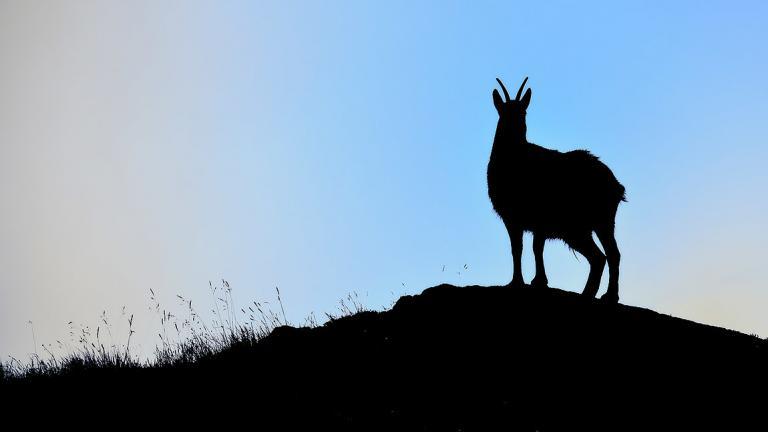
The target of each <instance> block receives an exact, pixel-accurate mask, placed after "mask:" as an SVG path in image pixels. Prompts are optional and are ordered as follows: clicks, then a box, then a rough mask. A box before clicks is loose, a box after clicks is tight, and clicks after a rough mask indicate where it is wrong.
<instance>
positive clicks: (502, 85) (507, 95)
mask: <svg viewBox="0 0 768 432" xmlns="http://www.w3.org/2000/svg"><path fill="white" fill-rule="evenodd" d="M496 81H498V82H499V85H500V86H501V90H502V91H503V92H504V97H505V98H506V99H507V100H506V101H505V102H509V93H508V92H507V88H506V87H504V83H503V82H501V80H500V79H498V78H496ZM527 82H528V77H525V79H524V80H523V83H522V84H520V88H519V89H518V90H517V96H515V100H516V101H519V100H520V96H521V95H522V94H523V88H524V87H525V83H527Z"/></svg>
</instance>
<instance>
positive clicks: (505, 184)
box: [488, 78, 626, 303]
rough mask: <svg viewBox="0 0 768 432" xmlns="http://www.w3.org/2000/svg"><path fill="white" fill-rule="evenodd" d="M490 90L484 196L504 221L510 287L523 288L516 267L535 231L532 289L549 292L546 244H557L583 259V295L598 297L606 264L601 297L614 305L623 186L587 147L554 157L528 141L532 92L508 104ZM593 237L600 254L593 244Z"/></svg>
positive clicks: (617, 296) (559, 153)
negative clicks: (492, 123) (492, 129)
mask: <svg viewBox="0 0 768 432" xmlns="http://www.w3.org/2000/svg"><path fill="white" fill-rule="evenodd" d="M496 80H497V81H498V82H499V85H500V86H501V89H502V91H503V92H504V96H505V99H503V100H502V98H501V96H500V95H499V92H498V91H497V90H493V104H494V106H495V107H496V111H497V112H498V114H499V122H498V124H497V126H496V135H495V137H494V140H493V149H492V150H491V157H490V160H489V162H488V196H489V197H490V199H491V203H492V204H493V208H494V210H495V211H496V213H497V214H498V215H499V216H500V217H501V220H502V221H503V222H504V225H505V226H506V228H507V232H508V233H509V238H510V242H511V245H512V260H513V276H512V282H511V283H510V285H512V286H522V285H523V284H524V282H523V275H522V270H521V268H520V267H521V266H520V262H521V257H522V249H523V232H525V231H529V232H531V233H533V254H534V257H535V260H536V274H535V276H534V278H533V280H532V281H531V285H533V286H540V287H546V286H547V275H546V272H545V270H544V257H543V255H544V243H545V241H546V240H547V239H560V240H562V241H564V242H565V243H566V244H567V245H568V246H569V247H570V248H571V249H573V250H575V251H577V252H579V253H580V254H582V255H584V257H585V258H586V259H587V261H588V262H589V265H590V270H589V276H588V278H587V283H586V286H585V287H584V291H583V294H584V295H586V296H590V297H595V296H596V295H597V291H598V289H599V285H600V279H601V277H602V273H603V269H604V267H605V264H606V261H607V263H608V271H609V281H608V290H607V292H606V293H605V294H604V295H603V296H602V297H601V299H603V300H606V301H609V302H613V303H616V302H618V301H619V261H620V253H619V248H618V246H617V244H616V238H615V237H614V226H615V218H616V211H617V209H618V207H619V203H621V202H622V201H626V199H625V193H624V186H622V185H621V183H619V182H618V180H616V177H615V176H614V175H613V172H611V170H610V168H608V167H607V166H606V165H605V164H604V163H602V162H600V160H599V159H598V158H597V157H595V156H594V155H592V154H591V153H590V152H588V151H586V150H575V151H570V152H565V153H562V152H559V151H556V150H550V149H547V148H544V147H540V146H538V145H536V144H533V143H530V142H528V139H527V138H526V124H525V116H526V110H527V109H528V105H529V104H530V102H531V89H530V88H529V89H528V90H527V91H526V92H525V94H524V95H522V97H521V94H522V91H523V89H524V88H525V84H526V82H527V81H528V78H526V79H525V80H524V81H523V84H522V85H521V86H520V89H519V90H518V91H517V96H516V97H515V99H510V97H509V93H508V92H507V89H506V87H504V84H503V83H502V82H501V80H499V79H498V78H497V79H496ZM593 232H594V233H595V234H596V235H597V238H598V239H599V240H600V243H601V244H602V245H603V249H604V251H605V254H604V253H603V252H602V251H601V250H600V248H598V247H597V245H596V244H595V241H594V240H593V238H592V233H593Z"/></svg>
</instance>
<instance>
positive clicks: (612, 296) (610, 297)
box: [600, 292, 619, 304]
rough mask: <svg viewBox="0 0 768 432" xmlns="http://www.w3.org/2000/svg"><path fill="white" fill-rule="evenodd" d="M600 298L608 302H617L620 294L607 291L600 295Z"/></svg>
mask: <svg viewBox="0 0 768 432" xmlns="http://www.w3.org/2000/svg"><path fill="white" fill-rule="evenodd" d="M600 300H602V301H604V302H606V303H611V304H616V303H618V302H619V295H618V294H617V293H611V292H607V293H605V294H603V295H602V296H600Z"/></svg>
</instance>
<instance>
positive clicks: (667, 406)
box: [0, 285, 768, 431]
mask: <svg viewBox="0 0 768 432" xmlns="http://www.w3.org/2000/svg"><path fill="white" fill-rule="evenodd" d="M767 360H768V344H767V343H766V342H765V341H763V340H761V339H759V338H757V337H755V336H750V335H746V334H743V333H739V332H736V331H732V330H727V329H723V328H718V327H713V326H708V325H704V324H699V323H695V322H692V321H688V320H684V319H680V318H675V317H672V316H668V315H663V314H659V313H656V312H654V311H651V310H648V309H642V308H637V307H632V306H626V305H610V304H605V303H602V302H600V301H598V300H594V299H588V298H584V297H582V296H580V295H578V294H575V293H572V292H567V291H562V290H559V289H554V288H549V289H536V288H530V287H526V288H520V289H513V288H509V287H480V286H471V287H455V286H450V285H440V286H437V287H433V288H429V289H427V290H425V291H424V292H423V293H422V294H420V295H414V296H404V297H402V298H400V299H399V300H398V301H397V303H396V304H395V305H394V306H393V307H392V308H391V309H390V310H387V311H383V312H360V313H357V314H354V315H351V316H347V317H344V318H339V319H335V320H331V321H330V322H328V323H326V324H325V325H323V326H320V327H316V328H294V327H287V326H283V327H279V328H276V329H275V330H274V331H273V332H272V333H271V334H269V335H268V336H267V337H265V338H263V339H261V340H260V341H258V342H256V343H253V344H241V345H234V346H232V347H230V348H229V349H228V350H225V351H223V352H221V353H219V354H217V355H215V356H211V357H209V358H205V359H203V360H201V361H199V362H197V363H196V364H194V365H188V366H185V367H158V368H139V369H136V368H129V369H124V370H123V369H114V370H113V369H108V370H82V371H80V372H72V373H69V374H67V375H65V376H56V377H44V378H37V379H29V380H22V381H20V382H11V383H7V384H5V385H4V386H3V387H0V388H3V389H4V390H5V391H7V392H20V393H26V392H27V391H31V392H36V391H42V390H44V391H45V392H46V393H47V394H48V395H49V397H55V395H67V394H71V393H72V392H77V393H78V394H82V395H90V394H95V393H98V392H102V391H103V390H104V388H109V389H112V390H111V391H110V394H112V395H113V396H112V397H116V398H118V400H120V399H121V398H123V397H124V398H126V399H127V398H128V396H127V395H133V394H151V395H158V394H160V393H162V394H163V395H166V400H165V401H164V402H163V405H164V406H166V405H167V406H176V405H178V407H180V408H183V409H185V410H186V411H185V412H189V410H190V408H195V407H202V406H203V405H205V404H206V403H210V402H211V399H209V398H207V397H206V396H205V395H206V394H213V395H216V398H219V397H221V400H219V399H215V400H216V403H217V404H224V405H226V406H227V408H226V409H227V410H229V408H230V407H231V408H232V412H233V413H237V412H241V411H239V410H242V409H247V412H248V415H249V417H250V418H251V419H252V421H255V422H270V423H271V422H275V423H278V424H280V425H282V426H283V427H284V428H288V429H290V428H291V427H293V426H306V427H321V426H331V427H333V428H334V430H456V431H458V430H463V431H470V430H531V431H533V430H541V431H546V430H582V429H585V428H590V429H592V430H594V429H605V430H626V429H634V428H639V427H642V426H645V427H652V428H653V429H670V428H673V426H677V427H679V428H682V429H690V428H693V427H698V428H701V427H702V426H705V427H706V426H710V427H711V426H712V425H713V424H715V423H713V422H717V423H718V424H719V423H720V422H728V423H729V424H730V425H731V426H733V425H734V424H736V423H739V424H744V423H752V422H755V421H764V420H765V418H764V415H763V414H762V412H761V409H762V406H763V404H764V402H765V396H764V395H765V393H766V386H765V384H766V383H768V379H766V378H767V374H766V366H767V365H768V361H767ZM114 393H119V394H118V395H116V396H115V395H114ZM120 395H123V396H120ZM222 395H224V397H222ZM85 398H87V396H85ZM230 420H231V419H230Z"/></svg>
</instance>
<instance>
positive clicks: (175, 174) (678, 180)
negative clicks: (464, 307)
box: [0, 0, 768, 360]
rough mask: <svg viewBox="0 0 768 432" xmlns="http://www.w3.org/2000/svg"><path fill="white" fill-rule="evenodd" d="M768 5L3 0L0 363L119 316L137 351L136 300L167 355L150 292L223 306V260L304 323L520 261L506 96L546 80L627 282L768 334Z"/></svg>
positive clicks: (581, 273) (549, 132)
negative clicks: (597, 164) (493, 175)
mask: <svg viewBox="0 0 768 432" xmlns="http://www.w3.org/2000/svg"><path fill="white" fill-rule="evenodd" d="M766 18H768V6H767V5H766V4H765V3H764V2H758V1H744V2H742V1H731V2H712V1H695V2H694V1H690V2H674V1H673V2H669V1H665V2H646V1H636V2H635V1H628V2H620V3H619V2H609V1H605V2H588V1H586V2H585V1H580V2H510V1H499V2H486V1H472V2H469V1H467V2H456V1H439V2H428V1H418V2H413V1H388V2H358V1H322V2H321V1H303V2H296V1H280V2H240V1H204V2H201V1H161V2H157V1H142V0H139V1H134V2H127V3H126V2H119V1H85V0H81V1H73V2H57V1H21V0H19V1H11V0H6V1H2V2H0V65H1V66H0V357H2V360H7V359H8V356H14V357H16V358H21V359H24V358H28V357H29V355H30V354H31V353H35V352H40V351H41V345H43V344H46V345H47V344H52V345H54V346H55V345H57V344H56V341H61V342H63V344H64V348H65V349H66V347H67V346H69V345H68V344H71V343H73V336H72V335H71V334H70V331H73V329H74V330H75V332H76V331H77V330H78V329H80V328H82V327H84V326H89V327H90V328H95V327H97V326H99V325H100V323H102V322H103V320H104V319H105V318H106V319H107V320H108V321H109V322H110V323H112V324H111V327H110V329H111V331H110V333H111V336H110V338H111V339H112V341H113V343H117V344H119V343H122V342H123V340H124V339H125V338H126V335H127V331H128V329H127V324H126V322H127V319H128V317H129V316H130V315H134V316H135V318H134V328H135V329H136V332H137V333H136V336H135V339H134V341H135V342H134V347H135V350H136V352H137V353H138V354H139V355H148V354H151V352H152V351H153V348H154V345H155V344H156V343H157V342H158V337H157V332H158V328H159V326H160V319H159V314H158V312H157V310H155V309H154V306H153V304H154V303H153V300H151V298H150V289H151V290H152V292H154V293H155V299H156V300H157V302H159V304H161V305H162V309H168V310H172V311H175V312H174V313H183V311H179V310H178V309H179V308H180V307H181V306H180V301H179V299H178V297H177V295H180V296H183V297H184V298H187V299H190V300H192V301H193V304H194V305H196V306H197V307H198V308H199V309H200V310H202V311H204V312H207V311H209V310H210V309H211V308H212V305H214V304H215V303H216V300H215V296H216V294H215V293H212V292H211V288H210V287H209V281H210V282H211V283H212V284H213V285H214V286H220V285H221V280H222V279H224V280H227V281H228V282H229V284H230V286H231V288H232V298H233V301H234V302H235V304H236V305H238V306H240V305H246V304H248V303H249V302H251V301H260V302H268V303H269V304H270V305H273V306H274V305H276V303H275V302H276V295H277V291H276V287H277V288H279V290H280V295H281V301H282V303H283V305H284V309H285V313H286V316H287V318H288V320H289V321H290V322H292V323H295V324H301V323H302V322H304V319H305V318H306V317H307V316H309V315H310V314H312V313H314V314H315V315H316V316H317V317H323V316H325V313H337V312H338V311H339V307H340V305H339V301H340V300H342V299H345V298H346V297H347V296H348V295H351V294H354V295H357V296H358V298H359V299H360V302H361V303H363V304H364V305H365V306H367V307H370V308H374V309H380V308H383V307H388V306H390V305H391V304H392V303H393V302H394V301H396V300H397V298H399V297H400V296H401V295H404V294H417V293H419V292H421V291H422V290H424V289H426V288H428V287H430V286H434V285H437V284H440V283H443V282H447V283H453V284H458V285H474V284H480V285H498V284H505V283H507V282H509V280H510V278H511V273H512V267H511V254H510V250H509V240H508V237H507V236H506V232H505V230H504V227H503V225H502V223H501V221H500V219H499V218H498V217H497V216H495V214H494V213H493V211H492V207H491V204H490V202H489V200H488V197H487V189H486V183H485V175H486V171H485V170H486V164H487V162H488V157H489V154H490V150H491V143H492V139H493V134H494V131H495V126H496V121H497V118H498V117H497V114H496V111H495V109H494V107H493V104H492V99H491V92H492V91H493V89H494V88H495V85H496V82H495V78H496V77H500V78H501V79H502V80H504V81H505V82H506V83H507V86H508V87H509V88H510V89H516V88H517V86H518V85H519V83H520V82H521V81H522V79H523V78H524V77H525V76H528V77H530V78H529V81H528V84H529V86H530V87H531V88H532V90H533V97H532V102H531V105H530V107H529V109H528V117H527V119H528V138H529V140H530V141H532V142H535V143H537V144H539V145H542V146H545V147H549V148H554V149H558V150H562V151H568V150H572V149H578V148H587V149H589V150H591V151H592V152H594V153H595V154H597V155H599V156H600V157H601V159H602V160H603V161H604V162H605V163H606V164H607V165H608V166H610V167H611V168H612V170H613V171H614V173H615V175H616V176H617V178H618V179H619V180H620V181H621V182H622V183H623V184H624V185H625V186H626V188H627V197H628V202H627V203H624V204H622V205H621V207H620V208H619V213H618V216H617V239H618V242H619V247H620V249H621V252H622V267H621V269H622V274H621V281H620V289H621V293H620V294H621V301H622V303H625V304H629V305H635V306H640V307H646V308H652V309H654V310H657V311H659V312H663V313H667V314H671V315H676V316H681V317H684V318H687V319H692V320H695V321H699V322H704V323H708V324H713V325H719V326H725V327H729V328H733V329H736V330H740V331H743V332H747V333H756V334H759V335H761V336H762V337H766V336H768V315H766V314H765V313H764V310H765V307H766V306H768V290H766V284H765V280H766V278H765V273H764V271H763V270H764V266H765V264H764V259H763V258H764V257H765V255H766V254H765V248H766V246H765V245H766V244H768V233H766V230H765V228H766V227H765V223H764V221H765V214H766V210H768V198H766V193H765V191H766V187H767V186H768V173H766V170H765V169H764V164H765V163H766V161H768V146H766V145H765V144H766V142H767V141H768V123H766V121H765V119H766V118H768V82H767V81H766V76H768V48H767V47H766V44H765V41H766V40H768V27H766V26H765V21H766ZM530 244H531V238H530V236H526V238H525V251H524V275H525V278H526V280H530V278H531V277H532V276H533V258H532V253H531V252H530ZM545 261H546V265H547V274H548V277H549V282H550V285H551V286H555V287H559V288H562V289H566V290H569V291H576V292H580V291H581V289H582V288H583V286H584V282H585V281H586V276H587V272H588V265H587V263H586V260H585V259H583V258H577V257H575V256H574V255H573V254H572V253H571V252H570V251H569V250H568V249H567V248H566V247H565V246H564V245H563V244H562V243H559V242H554V241H553V242H548V243H547V247H546V250H545ZM606 283H607V274H606V275H604V278H603V284H602V286H603V287H604V286H605V285H606ZM318 319H319V320H320V321H322V319H320V318H318ZM596 331H599V329H596ZM59 348H61V347H59ZM40 353H41V352H40ZM41 354H42V353H41Z"/></svg>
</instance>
